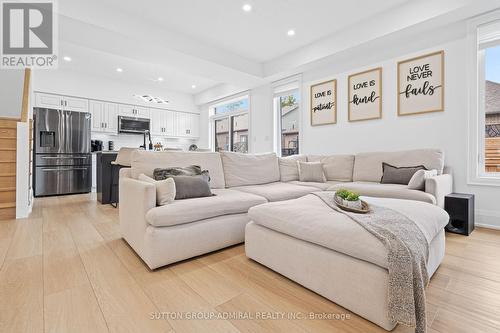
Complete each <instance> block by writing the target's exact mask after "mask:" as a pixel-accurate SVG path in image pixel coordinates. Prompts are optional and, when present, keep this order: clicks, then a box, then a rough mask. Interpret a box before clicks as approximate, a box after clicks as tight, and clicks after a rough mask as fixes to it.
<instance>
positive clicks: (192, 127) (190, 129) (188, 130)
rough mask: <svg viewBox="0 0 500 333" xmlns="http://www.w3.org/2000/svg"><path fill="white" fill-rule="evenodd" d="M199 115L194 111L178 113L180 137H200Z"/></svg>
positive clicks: (178, 133)
mask: <svg viewBox="0 0 500 333" xmlns="http://www.w3.org/2000/svg"><path fill="white" fill-rule="evenodd" d="M199 117H200V116H199V115H198V114H194V113H183V112H178V113H177V131H178V132H177V135H178V136H180V137H188V138H193V137H198V136H199V134H198V133H199V130H198V127H199Z"/></svg>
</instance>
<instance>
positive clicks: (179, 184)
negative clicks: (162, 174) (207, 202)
mask: <svg viewBox="0 0 500 333" xmlns="http://www.w3.org/2000/svg"><path fill="white" fill-rule="evenodd" d="M171 178H173V180H174V182H175V200H181V199H189V198H201V197H210V196H212V192H211V191H210V185H209V184H208V179H207V176H206V175H197V176H171Z"/></svg>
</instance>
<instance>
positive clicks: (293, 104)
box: [277, 90, 299, 156]
mask: <svg viewBox="0 0 500 333" xmlns="http://www.w3.org/2000/svg"><path fill="white" fill-rule="evenodd" d="M277 102H278V103H277V107H278V126H279V133H280V138H279V141H280V142H279V144H280V152H281V156H290V155H297V154H298V153H299V91H298V90H294V91H292V92H289V93H287V94H286V95H282V96H279V97H277Z"/></svg>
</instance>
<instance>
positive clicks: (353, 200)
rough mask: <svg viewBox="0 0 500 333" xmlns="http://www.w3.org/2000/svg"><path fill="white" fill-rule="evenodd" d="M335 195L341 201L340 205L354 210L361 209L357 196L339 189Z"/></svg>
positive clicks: (354, 193) (361, 205)
mask: <svg viewBox="0 0 500 333" xmlns="http://www.w3.org/2000/svg"><path fill="white" fill-rule="evenodd" d="M336 195H337V196H338V197H339V198H340V199H341V200H342V205H344V206H345V207H349V208H354V209H362V208H363V204H362V203H361V200H360V199H359V194H357V193H356V192H353V191H349V190H346V189H339V190H338V191H337V193H336Z"/></svg>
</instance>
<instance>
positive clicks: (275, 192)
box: [119, 149, 452, 269]
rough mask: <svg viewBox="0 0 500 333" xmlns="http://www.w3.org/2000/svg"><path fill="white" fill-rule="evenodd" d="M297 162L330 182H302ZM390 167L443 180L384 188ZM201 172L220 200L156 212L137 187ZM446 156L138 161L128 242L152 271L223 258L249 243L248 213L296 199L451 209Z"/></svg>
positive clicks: (192, 155) (125, 200)
mask: <svg viewBox="0 0 500 333" xmlns="http://www.w3.org/2000/svg"><path fill="white" fill-rule="evenodd" d="M297 160H301V161H321V162H322V163H323V169H324V174H325V177H326V181H325V182H321V183H314V182H300V181H299V180H298V179H299V175H298V169H297V165H296V164H297ZM382 162H386V163H390V164H392V165H395V166H413V165H420V164H423V165H425V166H426V167H427V168H428V169H436V170H437V171H438V176H436V177H432V178H430V179H427V180H426V185H425V191H417V190H410V189H408V188H407V187H406V186H405V185H394V184H380V178H381V176H382ZM188 165H199V166H201V168H202V169H206V170H208V171H209V172H210V176H211V182H210V187H211V189H212V192H213V193H214V194H215V196H212V197H205V198H194V199H185V200H176V201H174V202H173V203H172V204H168V205H165V206H159V207H157V206H156V191H155V187H154V185H153V184H149V183H145V182H142V181H139V180H137V177H138V176H139V175H140V174H141V173H144V174H146V175H148V176H152V174H153V170H154V169H155V168H164V167H183V166H188ZM443 169H444V156H443V153H442V152H441V151H440V150H437V149H422V150H411V151H403V152H389V153H388V152H381V153H363V154H357V155H330V156H312V155H310V156H305V155H299V156H292V157H287V158H278V157H277V156H276V155H275V154H274V153H270V154H260V155H244V154H237V153H226V152H224V153H211V152H146V151H137V152H134V153H133V154H132V160H131V168H130V169H122V170H120V187H119V188H120V229H121V233H122V236H123V238H124V239H125V240H126V241H127V242H128V243H129V244H130V246H131V247H132V248H133V249H134V250H135V251H136V252H137V254H138V255H139V256H140V257H141V258H142V259H143V260H144V262H145V263H146V264H147V265H148V266H149V267H150V268H151V269H154V268H157V267H161V266H164V265H167V264H170V263H173V262H176V261H180V260H184V259H188V258H191V257H194V256H197V255H201V254H204V253H208V252H211V251H215V250H218V249H221V248H224V247H227V246H230V245H233V244H238V243H241V242H243V241H244V232H245V226H246V224H247V223H248V222H249V221H250V220H249V217H248V214H247V212H248V210H249V209H250V208H251V207H254V206H256V205H260V204H263V203H266V202H277V201H283V200H289V199H295V198H299V197H302V196H304V195H307V194H309V193H312V192H315V191H321V190H336V189H338V188H340V187H344V188H349V189H353V190H355V191H357V192H359V193H360V194H361V195H366V196H374V197H389V198H399V199H409V200H417V201H423V202H427V203H430V204H437V205H439V206H443V203H444V196H445V195H446V194H448V193H451V192H452V177H451V175H449V174H443Z"/></svg>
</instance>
